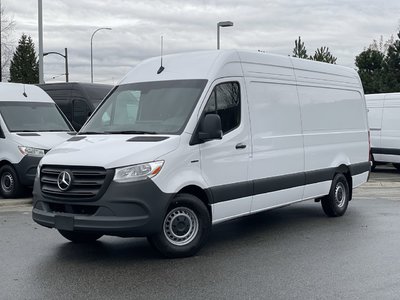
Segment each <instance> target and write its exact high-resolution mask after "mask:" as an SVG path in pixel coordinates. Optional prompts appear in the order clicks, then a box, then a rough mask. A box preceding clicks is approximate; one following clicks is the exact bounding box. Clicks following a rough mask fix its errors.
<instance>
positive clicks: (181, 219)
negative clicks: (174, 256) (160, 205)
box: [163, 207, 199, 246]
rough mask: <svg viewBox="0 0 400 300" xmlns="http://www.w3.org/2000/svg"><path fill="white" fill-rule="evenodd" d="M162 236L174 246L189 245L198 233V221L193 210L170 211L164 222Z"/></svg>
mask: <svg viewBox="0 0 400 300" xmlns="http://www.w3.org/2000/svg"><path fill="white" fill-rule="evenodd" d="M163 229H164V234H165V237H166V238H167V240H168V241H169V242H170V243H171V244H173V245H176V246H184V245H187V244H189V243H190V242H191V241H192V240H193V239H194V238H195V237H196V235H197V232H198V231H199V220H198V218H197V216H196V214H195V213H194V212H193V210H191V209H189V208H187V207H177V208H174V209H173V210H171V211H170V212H169V213H168V214H167V216H166V217H165V220H164V226H163Z"/></svg>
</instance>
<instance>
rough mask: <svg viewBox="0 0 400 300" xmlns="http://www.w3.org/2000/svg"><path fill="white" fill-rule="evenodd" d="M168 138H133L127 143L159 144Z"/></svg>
mask: <svg viewBox="0 0 400 300" xmlns="http://www.w3.org/2000/svg"><path fill="white" fill-rule="evenodd" d="M168 138H169V137H168V136H135V137H133V138H130V139H129V140H127V142H161V141H163V140H166V139H168Z"/></svg>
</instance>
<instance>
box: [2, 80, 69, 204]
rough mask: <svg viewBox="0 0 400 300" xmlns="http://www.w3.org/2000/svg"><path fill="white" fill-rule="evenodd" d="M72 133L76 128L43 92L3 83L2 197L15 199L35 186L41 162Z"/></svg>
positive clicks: (36, 88)
mask: <svg viewBox="0 0 400 300" xmlns="http://www.w3.org/2000/svg"><path fill="white" fill-rule="evenodd" d="M70 134H75V133H74V132H73V129H72V126H71V125H70V124H69V123H68V121H67V119H66V118H65V117H64V115H63V114H62V113H61V112H60V110H59V109H58V107H57V106H56V105H55V103H54V102H53V100H51V98H50V97H49V96H48V95H47V94H46V92H44V91H43V90H42V89H40V88H38V87H36V86H33V85H25V84H18V83H0V194H1V195H2V196H3V197H5V198H14V197H17V196H19V195H20V193H21V191H22V190H23V188H24V187H25V186H32V185H33V181H34V178H35V175H36V169H37V165H38V164H39V161H40V159H41V158H42V157H43V155H44V154H45V153H46V152H47V151H48V150H50V148H52V147H54V146H55V145H58V144H60V143H62V142H64V141H65V140H67V139H68V138H70V137H71V135H70Z"/></svg>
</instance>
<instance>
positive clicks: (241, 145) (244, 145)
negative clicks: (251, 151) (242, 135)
mask: <svg viewBox="0 0 400 300" xmlns="http://www.w3.org/2000/svg"><path fill="white" fill-rule="evenodd" d="M246 147H247V145H246V144H244V143H239V144H237V145H236V146H235V148H236V149H244V148H246Z"/></svg>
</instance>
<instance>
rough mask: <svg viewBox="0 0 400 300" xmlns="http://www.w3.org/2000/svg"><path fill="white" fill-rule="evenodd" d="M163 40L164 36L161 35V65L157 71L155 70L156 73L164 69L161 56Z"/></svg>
mask: <svg viewBox="0 0 400 300" xmlns="http://www.w3.org/2000/svg"><path fill="white" fill-rule="evenodd" d="M163 42H164V37H163V36H161V66H160V68H159V69H158V71H157V74H160V73H161V72H162V71H164V69H165V68H164V67H163V65H162V57H163Z"/></svg>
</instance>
